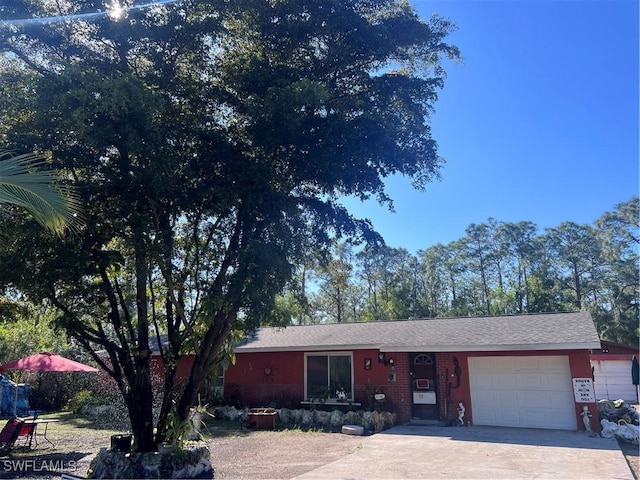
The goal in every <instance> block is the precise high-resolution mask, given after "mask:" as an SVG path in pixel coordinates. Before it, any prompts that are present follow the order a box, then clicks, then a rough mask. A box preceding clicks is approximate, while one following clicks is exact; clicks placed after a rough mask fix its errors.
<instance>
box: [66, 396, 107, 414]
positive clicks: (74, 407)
mask: <svg viewBox="0 0 640 480" xmlns="http://www.w3.org/2000/svg"><path fill="white" fill-rule="evenodd" d="M100 404H101V402H100V400H99V399H97V398H96V397H95V395H94V393H93V392H91V391H90V390H81V391H79V392H78V393H76V394H75V395H74V396H73V397H72V398H71V399H69V401H68V402H67V404H66V406H65V408H66V410H69V411H71V412H73V413H75V414H78V413H80V411H81V409H82V408H83V407H85V406H88V405H100Z"/></svg>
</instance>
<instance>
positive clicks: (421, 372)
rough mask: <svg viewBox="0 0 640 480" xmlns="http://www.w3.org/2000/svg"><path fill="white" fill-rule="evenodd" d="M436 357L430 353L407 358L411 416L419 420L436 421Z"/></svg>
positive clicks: (437, 412) (437, 415) (437, 417)
mask: <svg viewBox="0 0 640 480" xmlns="http://www.w3.org/2000/svg"><path fill="white" fill-rule="evenodd" d="M435 360H436V356H435V355H434V354H432V353H416V354H412V355H410V356H409V361H410V364H411V375H410V377H411V394H412V402H413V403H412V405H413V408H412V415H413V417H414V418H419V419H421V420H438V419H439V418H440V412H439V410H438V400H439V399H438V396H437V391H438V385H437V381H438V377H437V375H436V362H435Z"/></svg>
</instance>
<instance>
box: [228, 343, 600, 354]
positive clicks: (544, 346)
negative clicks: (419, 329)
mask: <svg viewBox="0 0 640 480" xmlns="http://www.w3.org/2000/svg"><path fill="white" fill-rule="evenodd" d="M594 348H600V342H599V341H593V342H576V343H533V344H518V345H513V344H509V345H412V346H407V345H307V346H304V345H303V346H299V345H297V346H278V347H248V346H244V347H240V348H237V349H236V353H256V352H264V353H268V352H324V351H338V350H380V351H381V352H513V351H534V350H589V349H594Z"/></svg>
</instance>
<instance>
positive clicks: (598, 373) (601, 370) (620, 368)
mask: <svg viewBox="0 0 640 480" xmlns="http://www.w3.org/2000/svg"><path fill="white" fill-rule="evenodd" d="M591 365H592V366H593V377H594V382H593V387H594V390H595V395H596V399H597V400H602V399H608V400H617V399H619V398H622V399H623V400H626V401H627V402H629V403H636V402H637V401H638V394H637V392H636V387H635V385H633V383H632V382H631V361H630V360H592V361H591Z"/></svg>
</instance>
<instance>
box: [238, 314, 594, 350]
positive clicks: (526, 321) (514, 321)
mask: <svg viewBox="0 0 640 480" xmlns="http://www.w3.org/2000/svg"><path fill="white" fill-rule="evenodd" d="M368 348H373V349H379V350H381V351H383V352H385V351H386V352H397V351H404V352H417V351H431V352H449V351H499V350H508V351H513V350H556V349H593V348H600V339H599V338H598V333H597V332H596V328H595V325H594V323H593V320H592V318H591V315H589V313H588V312H573V313H544V314H528V315H507V316H496V317H456V318H429V319H421V320H400V321H388V322H368V323H331V324H316V325H301V326H290V327H286V328H259V329H258V330H257V331H256V332H255V334H254V335H253V336H252V337H251V338H248V339H247V340H246V341H245V342H243V343H242V344H241V345H240V346H238V347H236V352H237V353H242V352H253V351H262V352H265V351H294V350H295V351H301V350H304V351H312V350H316V351H317V350H344V349H349V350H357V349H368Z"/></svg>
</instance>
